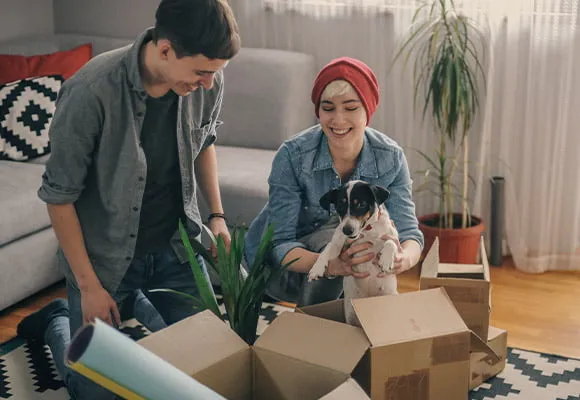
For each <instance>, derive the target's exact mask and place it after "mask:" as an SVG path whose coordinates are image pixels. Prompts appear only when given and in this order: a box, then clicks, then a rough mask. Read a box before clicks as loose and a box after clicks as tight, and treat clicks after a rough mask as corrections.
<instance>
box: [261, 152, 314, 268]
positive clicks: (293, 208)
mask: <svg viewBox="0 0 580 400" xmlns="http://www.w3.org/2000/svg"><path fill="white" fill-rule="evenodd" d="M268 183H269V185H270V189H269V203H270V204H269V207H270V218H269V220H270V223H271V224H272V225H273V229H274V235H273V250H272V256H273V259H274V261H275V262H276V263H278V264H282V261H283V260H284V257H286V254H288V252H289V251H290V250H292V249H294V248H297V247H301V248H305V247H306V246H305V245H304V244H303V243H301V242H299V241H297V240H296V239H297V237H296V236H297V235H296V232H297V227H298V216H299V213H300V206H301V204H302V200H301V198H302V196H301V189H300V185H299V182H298V179H297V177H296V173H295V171H294V168H293V165H292V159H291V156H290V151H289V149H288V147H287V145H286V144H283V145H282V146H281V147H280V149H279V151H278V152H277V153H276V156H275V157H274V161H273V162H272V172H271V173H270V177H269V178H268Z"/></svg>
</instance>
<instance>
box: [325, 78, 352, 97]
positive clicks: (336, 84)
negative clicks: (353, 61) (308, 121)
mask: <svg viewBox="0 0 580 400" xmlns="http://www.w3.org/2000/svg"><path fill="white" fill-rule="evenodd" d="M351 92H352V93H355V94H356V91H355V90H354V88H353V87H352V85H351V84H350V83H349V82H347V81H345V80H342V79H339V80H336V81H332V82H330V83H329V84H328V85H327V86H326V87H325V88H324V91H323V92H322V94H321V95H320V100H328V99H331V98H333V97H336V96H342V95H345V94H347V93H351Z"/></svg>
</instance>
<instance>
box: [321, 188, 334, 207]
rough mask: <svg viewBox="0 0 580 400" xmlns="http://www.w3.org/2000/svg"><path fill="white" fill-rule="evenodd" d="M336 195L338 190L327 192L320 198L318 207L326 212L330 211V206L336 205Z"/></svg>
mask: <svg viewBox="0 0 580 400" xmlns="http://www.w3.org/2000/svg"><path fill="white" fill-rule="evenodd" d="M337 195H338V189H332V190H329V191H328V192H326V193H325V194H324V196H322V197H321V198H320V202H319V203H320V206H321V207H322V208H324V209H325V210H326V211H330V205H331V204H336V196H337Z"/></svg>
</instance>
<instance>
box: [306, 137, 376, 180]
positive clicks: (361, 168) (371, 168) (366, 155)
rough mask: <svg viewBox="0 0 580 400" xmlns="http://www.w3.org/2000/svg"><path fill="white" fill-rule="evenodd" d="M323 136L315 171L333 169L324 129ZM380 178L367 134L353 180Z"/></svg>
mask: <svg viewBox="0 0 580 400" xmlns="http://www.w3.org/2000/svg"><path fill="white" fill-rule="evenodd" d="M321 135H322V138H321V140H320V145H319V147H318V155H317V157H316V160H315V162H314V167H313V170H314V171H321V170H326V169H333V165H332V156H331V155H330V149H329V148H328V140H327V139H326V135H325V134H324V132H322V129H321ZM378 176H379V174H378V171H377V160H376V157H375V153H374V152H373V149H372V148H371V145H370V143H369V139H368V136H367V135H366V133H365V136H364V140H363V148H362V151H361V155H360V157H359V161H358V163H357V166H356V168H355V170H354V172H353V175H352V179H360V178H361V177H365V178H373V179H375V178H378Z"/></svg>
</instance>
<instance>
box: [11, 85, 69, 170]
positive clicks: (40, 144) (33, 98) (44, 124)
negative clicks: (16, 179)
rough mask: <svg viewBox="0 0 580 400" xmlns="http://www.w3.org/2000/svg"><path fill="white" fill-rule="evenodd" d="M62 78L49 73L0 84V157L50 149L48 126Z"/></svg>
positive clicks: (33, 155) (15, 158)
mask: <svg viewBox="0 0 580 400" xmlns="http://www.w3.org/2000/svg"><path fill="white" fill-rule="evenodd" d="M63 81H64V79H63V78H62V77H61V76H57V75H51V76H42V77H38V78H27V79H22V80H18V81H14V82H10V83H6V84H4V85H0V159H4V160H13V161H26V160H30V159H32V158H36V157H40V156H42V155H44V154H48V153H49V152H50V141H49V138H48V128H49V126H50V123H51V121H52V116H53V114H54V110H55V105H56V98H57V95H58V92H59V90H60V87H61V85H62V82H63Z"/></svg>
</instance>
